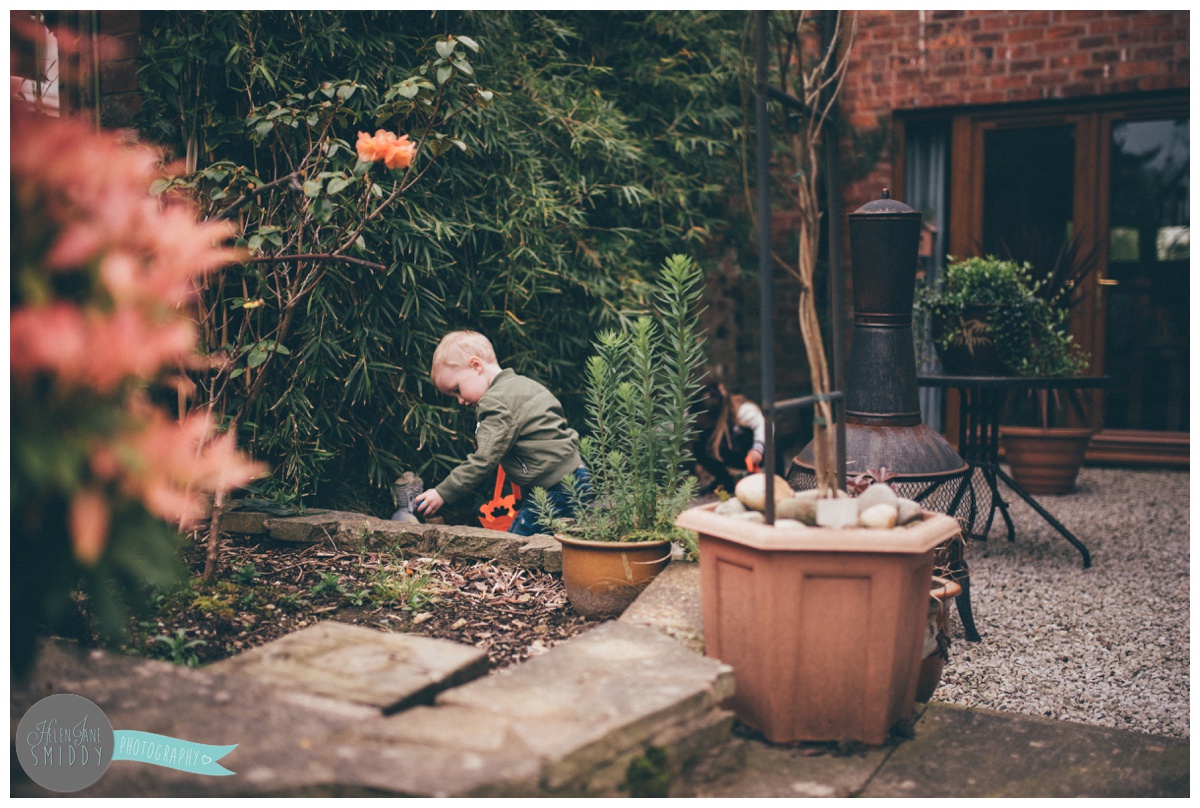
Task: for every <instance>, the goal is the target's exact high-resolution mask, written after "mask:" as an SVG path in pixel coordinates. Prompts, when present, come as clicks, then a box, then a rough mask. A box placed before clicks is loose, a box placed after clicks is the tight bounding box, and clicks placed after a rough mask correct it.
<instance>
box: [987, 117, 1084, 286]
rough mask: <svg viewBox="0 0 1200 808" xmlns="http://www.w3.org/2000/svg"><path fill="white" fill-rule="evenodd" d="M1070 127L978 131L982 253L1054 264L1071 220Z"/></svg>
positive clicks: (1044, 266)
mask: <svg viewBox="0 0 1200 808" xmlns="http://www.w3.org/2000/svg"><path fill="white" fill-rule="evenodd" d="M1074 200H1075V126H1074V124H1054V125H1051V126H1031V127H1025V128H1021V129H993V130H991V131H989V132H987V133H986V134H985V135H984V175H983V244H982V245H981V246H982V248H983V252H984V253H985V254H987V255H996V256H999V257H1001V258H1012V259H1015V260H1017V261H1028V262H1029V263H1030V264H1032V265H1033V270H1034V275H1035V277H1036V276H1044V275H1047V274H1049V272H1050V271H1051V270H1052V269H1053V268H1054V264H1055V261H1056V260H1057V259H1058V256H1059V254H1060V253H1061V251H1062V248H1063V243H1064V241H1065V240H1067V239H1069V238H1070V235H1071V223H1072V220H1073V219H1074V218H1075V215H1074V214H1075V203H1074Z"/></svg>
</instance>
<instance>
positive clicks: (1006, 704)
mask: <svg viewBox="0 0 1200 808" xmlns="http://www.w3.org/2000/svg"><path fill="white" fill-rule="evenodd" d="M1189 487H1190V479H1189V473H1188V472H1187V471H1142V470H1137V471H1131V470H1123V469H1090V468H1089V469H1084V470H1083V471H1082V472H1081V474H1080V478H1079V486H1078V490H1077V491H1076V492H1075V493H1073V494H1070V495H1067V496H1045V495H1043V496H1039V497H1037V499H1038V501H1039V502H1040V503H1041V504H1042V505H1043V506H1044V507H1045V508H1046V510H1048V511H1049V512H1050V513H1052V514H1054V516H1055V517H1056V518H1057V519H1058V520H1059V521H1060V522H1062V523H1063V524H1064V525H1065V526H1066V527H1067V528H1068V529H1069V530H1071V531H1072V532H1073V533H1074V534H1075V535H1076V536H1077V537H1078V538H1079V540H1080V541H1082V542H1083V543H1084V544H1085V545H1087V547H1088V549H1089V550H1090V551H1091V554H1092V567H1091V568H1090V569H1084V568H1083V564H1082V560H1081V557H1080V554H1079V552H1078V551H1077V550H1076V549H1075V548H1074V547H1072V546H1071V545H1070V544H1069V543H1067V541H1066V540H1065V539H1063V538H1062V537H1061V536H1060V535H1059V534H1058V533H1057V532H1056V531H1055V530H1054V529H1053V528H1051V527H1050V526H1049V525H1048V524H1046V523H1045V522H1043V521H1042V519H1041V517H1040V516H1038V514H1037V513H1036V512H1035V511H1034V510H1033V509H1032V508H1030V507H1029V506H1028V505H1026V504H1025V503H1024V502H1023V501H1021V500H1020V499H1019V498H1018V497H1017V496H1016V495H1015V494H1011V492H1009V491H1008V490H1007V489H1005V488H1004V486H1003V485H1001V490H1002V492H1004V493H1005V494H1006V496H1005V499H1006V500H1007V501H1009V502H1010V507H1009V513H1010V514H1011V515H1012V518H1013V522H1014V523H1015V525H1016V532H1017V540H1016V541H1015V542H1013V543H1009V542H1008V541H1007V534H1006V531H1005V528H1004V523H1003V520H1002V519H1001V518H1000V516H999V514H997V517H996V523H995V524H993V525H992V529H991V533H990V534H989V540H988V541H987V542H971V543H970V544H969V548H968V554H967V560H968V562H969V564H970V567H971V587H972V590H971V602H972V605H973V607H974V614H975V625H976V627H977V628H978V629H979V632H980V634H981V635H982V637H983V640H982V641H981V642H978V643H969V642H967V641H966V640H965V638H964V637H963V631H962V626H961V624H960V623H959V622H958V614H957V610H956V609H954V608H951V610H950V611H951V614H952V617H951V622H950V634H951V637H952V640H953V645H952V647H951V649H950V662H949V663H947V665H946V671H945V673H944V675H943V678H942V683H941V685H940V686H939V687H938V690H937V692H936V693H935V694H934V700H936V701H944V702H951V703H954V704H962V705H965V706H972V707H985V708H989V709H993V710H1004V711H1007V712H1017V713H1027V714H1031V715H1040V716H1047V717H1050V718H1054V719H1059V720H1067V721H1078V722H1082V723H1086V724H1096V725H1099V726H1105V727H1115V728H1118V729H1128V730H1135V731H1139V732H1146V733H1153V734H1156V735H1167V736H1172V737H1178V738H1188V737H1190V725H1189V707H1190V680H1189V663H1190V640H1189V634H1190V626H1191V623H1190V588H1191V584H1190V576H1189V566H1190V548H1189V532H1190V531H1189V499H1190V497H1189Z"/></svg>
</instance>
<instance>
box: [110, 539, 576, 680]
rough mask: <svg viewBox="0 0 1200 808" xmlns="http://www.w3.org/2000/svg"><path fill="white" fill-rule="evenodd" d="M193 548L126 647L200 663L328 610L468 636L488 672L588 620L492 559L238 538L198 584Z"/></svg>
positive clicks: (524, 574) (541, 583)
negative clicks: (186, 576)
mask: <svg viewBox="0 0 1200 808" xmlns="http://www.w3.org/2000/svg"><path fill="white" fill-rule="evenodd" d="M197 556H198V557H197V558H196V559H195V563H194V564H193V566H192V578H191V579H190V580H189V583H188V585H187V586H186V587H184V588H183V589H181V590H179V591H177V592H174V593H170V594H167V595H160V596H159V597H158V598H157V604H156V607H155V609H154V610H153V611H152V612H150V613H149V614H144V615H143V616H141V617H140V618H138V619H135V620H133V621H131V628H132V632H131V636H130V638H129V639H128V641H127V643H126V645H125V650H126V651H127V652H129V653H134V654H139V655H146V656H152V657H156V658H161V659H167V660H170V661H173V662H176V663H180V664H189V665H202V664H206V663H209V662H214V661H216V660H218V659H223V658H225V657H228V656H231V655H233V654H235V653H238V652H239V651H242V650H245V649H248V648H252V647H255V646H258V645H262V644H264V643H267V642H270V641H271V640H274V639H278V638H279V637H282V636H284V635H286V634H289V633H291V632H294V631H297V630H300V629H302V628H304V627H306V626H310V625H313V624H315V623H317V622H319V621H321V620H330V619H333V620H340V621H343V622H348V623H354V624H357V625H363V626H370V627H373V628H379V629H383V630H387V631H399V632H408V633H412V634H420V635H423V636H427V637H438V638H442V639H447V640H453V641H455V642H460V643H464V644H467V645H473V646H476V647H478V648H480V649H482V650H484V651H486V652H487V655H488V660H489V663H490V664H491V666H492V668H493V669H496V668H502V667H505V666H507V665H511V664H513V663H515V662H520V661H522V660H524V659H527V658H528V657H530V656H533V655H536V654H539V653H542V652H544V651H546V650H547V649H549V648H550V647H552V646H553V645H555V644H556V643H559V642H562V641H563V640H566V639H569V638H570V637H573V636H575V635H576V634H579V633H580V632H582V631H584V630H586V629H587V628H589V627H590V626H591V625H593V624H590V623H588V622H587V621H585V620H584V619H583V618H582V617H580V616H579V615H577V614H575V613H574V612H573V611H572V610H571V607H570V606H569V605H568V603H567V600H566V596H565V594H564V592H563V588H562V581H561V580H560V579H559V578H558V577H557V576H554V575H551V574H548V573H544V572H540V571H533V570H525V569H516V568H511V567H503V566H500V565H498V564H495V563H492V562H461V561H452V560H448V559H444V558H428V557H421V556H417V555H412V554H407V555H406V554H404V553H402V552H399V551H391V552H365V551H364V552H339V551H336V550H335V549H333V548H330V547H322V546H319V545H318V546H310V547H306V548H303V549H297V548H295V547H294V546H292V545H283V544H280V543H278V542H273V541H270V540H258V539H257V538H256V537H249V536H236V537H231V538H225V539H224V540H223V542H222V546H221V551H220V562H221V563H220V568H219V569H220V571H219V572H218V573H217V574H216V575H215V576H214V577H213V579H211V580H210V581H207V582H202V581H200V580H199V577H198V575H199V571H200V570H201V569H202V568H203V562H202V557H201V554H200V553H197Z"/></svg>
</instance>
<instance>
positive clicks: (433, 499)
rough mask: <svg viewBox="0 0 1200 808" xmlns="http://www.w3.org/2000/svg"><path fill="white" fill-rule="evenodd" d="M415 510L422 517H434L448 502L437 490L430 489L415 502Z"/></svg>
mask: <svg viewBox="0 0 1200 808" xmlns="http://www.w3.org/2000/svg"><path fill="white" fill-rule="evenodd" d="M413 503H414V504H415V510H416V512H417V513H419V514H421V516H433V515H434V514H435V513H437V512H438V511H440V510H441V509H442V506H443V505H445V504H446V500H444V499H442V495H441V494H439V493H438V492H437V489H436V488H430V489H429V490H428V491H426V492H425V493H423V494H421V495H420V496H419V497H417V498H416V499H414V500H413Z"/></svg>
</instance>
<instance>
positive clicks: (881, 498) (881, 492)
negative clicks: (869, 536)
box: [856, 483, 899, 513]
mask: <svg viewBox="0 0 1200 808" xmlns="http://www.w3.org/2000/svg"><path fill="white" fill-rule="evenodd" d="M898 499H899V497H898V496H896V492H895V491H893V490H892V489H890V488H888V487H887V486H886V485H884V484H883V483H872V484H871V485H870V486H868V487H867V490H866V491H863V492H862V493H861V494H859V495H858V498H857V500H856V501H857V502H858V512H859V513H862V512H863V511H865V510H867V509H868V508H873V507H874V506H876V505H891V506H892V507H893V508H895V507H896V500H898Z"/></svg>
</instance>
